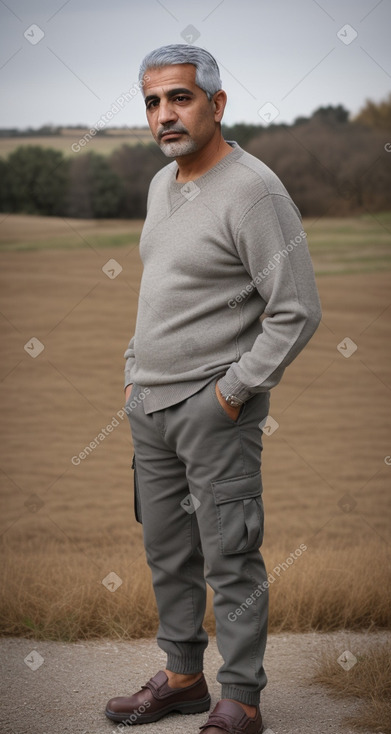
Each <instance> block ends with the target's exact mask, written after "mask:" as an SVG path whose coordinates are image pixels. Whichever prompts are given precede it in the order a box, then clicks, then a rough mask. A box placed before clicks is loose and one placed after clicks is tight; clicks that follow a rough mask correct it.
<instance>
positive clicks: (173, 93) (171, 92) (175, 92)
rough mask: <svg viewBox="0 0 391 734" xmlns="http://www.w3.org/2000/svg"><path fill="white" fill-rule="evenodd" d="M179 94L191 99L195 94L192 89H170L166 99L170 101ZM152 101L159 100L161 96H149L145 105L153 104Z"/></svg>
mask: <svg viewBox="0 0 391 734" xmlns="http://www.w3.org/2000/svg"><path fill="white" fill-rule="evenodd" d="M178 94H188V95H190V96H191V97H194V92H192V91H191V89H186V87H178V88H177V89H169V91H168V92H167V93H166V97H168V98H169V99H170V98H171V97H176V96H177V95H178ZM152 99H159V95H157V94H149V95H148V96H147V97H145V100H144V101H145V104H146V105H147V104H148V102H151V100H152Z"/></svg>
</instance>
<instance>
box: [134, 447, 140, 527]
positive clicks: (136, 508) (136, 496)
mask: <svg viewBox="0 0 391 734" xmlns="http://www.w3.org/2000/svg"><path fill="white" fill-rule="evenodd" d="M132 469H133V491H134V495H133V501H134V516H135V518H136V520H137V522H139V523H142V518H141V504H140V492H139V487H138V481H137V467H136V456H135V454H133V459H132Z"/></svg>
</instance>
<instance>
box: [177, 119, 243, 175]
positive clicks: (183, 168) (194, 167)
mask: <svg viewBox="0 0 391 734" xmlns="http://www.w3.org/2000/svg"><path fill="white" fill-rule="evenodd" d="M217 132H218V134H216V135H214V136H213V138H211V140H210V141H209V142H208V143H207V144H206V145H204V147H203V148H202V149H201V150H197V151H195V152H194V153H189V154H188V155H183V156H179V157H178V158H176V159H175V160H176V162H177V164H178V172H177V177H176V178H177V181H178V183H186V181H194V179H196V178H199V177H200V176H202V175H203V174H204V173H206V172H207V171H209V170H210V168H213V166H215V165H216V163H218V162H219V161H221V159H222V158H225V156H226V155H228V153H231V152H232V150H233V148H232V146H231V145H228V143H226V142H225V140H224V138H223V136H222V135H221V132H220V130H218V131H217Z"/></svg>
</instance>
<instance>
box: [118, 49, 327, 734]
mask: <svg viewBox="0 0 391 734" xmlns="http://www.w3.org/2000/svg"><path fill="white" fill-rule="evenodd" d="M140 81H141V83H142V86H143V93H144V97H145V104H146V114H147V119H148V123H149V126H150V129H151V131H152V134H153V136H154V138H155V140H156V142H157V143H158V144H159V146H160V147H161V149H162V150H163V152H164V153H165V154H166V156H167V157H169V158H175V161H174V162H172V163H170V164H169V165H167V166H165V167H164V168H163V169H162V170H161V171H159V172H158V173H157V174H156V176H155V177H154V179H153V180H152V183H151V186H150V190H149V195H148V207H147V218H146V221H145V224H144V228H143V232H142V236H141V240H140V254H141V258H142V261H143V265H144V271H143V277H142V281H141V288H140V297H139V307H138V315H137V323H136V330H135V335H134V337H133V338H132V339H131V340H130V343H129V346H128V349H127V350H126V352H125V357H126V368H125V387H126V399H127V405H128V410H129V420H130V425H131V430H132V435H133V443H134V455H135V456H134V459H135V461H134V466H135V494H136V496H135V503H136V513H137V517H138V519H139V520H140V521H141V522H142V524H143V533H144V544H145V549H146V556H147V560H148V564H149V566H150V568H151V572H152V581H153V586H154V591H155V596H156V601H157V606H158V611H159V621H160V624H159V630H158V635H157V640H158V644H159V646H160V647H161V648H162V650H164V651H165V652H166V654H167V667H166V668H165V670H164V671H159V672H158V673H157V674H156V675H154V676H153V678H151V680H150V681H148V683H147V684H146V686H144V687H143V688H142V689H141V690H140V691H139V692H137V693H135V694H134V695H133V696H130V697H119V698H114V699H111V700H110V701H109V702H108V704H107V709H106V714H107V716H108V717H109V718H111V719H112V720H114V721H122V722H127V723H136V724H141V723H148V722H151V721H157V720H158V719H160V718H161V717H162V716H164V715H165V714H167V713H169V712H179V713H199V712H203V711H206V710H208V709H209V706H210V696H209V693H208V689H207V686H206V682H205V679H204V676H203V673H202V670H203V653H204V650H205V648H206V645H207V634H206V632H205V630H204V629H203V626H202V623H203V617H204V611H205V598H206V587H205V580H207V581H208V583H209V585H210V586H211V587H212V589H213V590H214V612H215V617H216V635H217V644H218V647H219V651H220V653H221V655H222V657H223V660H224V663H223V665H222V667H221V668H220V670H219V672H218V676H217V679H218V681H219V682H220V683H221V685H222V699H221V701H219V703H218V704H217V706H216V708H215V709H214V711H213V712H212V714H211V715H210V716H209V719H208V721H207V722H206V723H205V725H204V726H202V727H201V729H202V730H203V731H204V732H205V734H221V733H222V732H233V731H235V732H236V734H240V732H246V734H260V732H261V731H262V728H263V726H262V718H261V713H260V709H259V702H260V691H261V690H262V689H263V688H264V687H265V685H266V675H265V671H264V668H263V655H264V650H265V644H266V632H267V604H268V590H267V587H268V583H267V575H266V571H265V566H264V562H263V559H262V556H261V554H260V552H259V547H260V545H261V543H262V536H263V505H262V483H261V473H260V465H261V449H262V430H261V426H262V425H263V424H262V421H265V419H266V417H267V415H268V409H269V392H270V389H271V388H272V387H273V386H274V385H276V384H277V383H278V382H279V380H280V379H281V376H282V374H283V371H284V369H285V367H286V366H287V365H288V364H289V363H290V362H292V360H293V359H294V358H295V357H296V356H297V354H298V353H299V352H300V351H301V349H302V348H303V347H304V345H305V344H306V343H307V342H308V340H309V339H310V337H311V336H312V334H313V333H314V331H315V329H316V328H317V326H318V324H319V321H320V305H319V299H318V294H317V289H316V285H315V281H314V274H313V269H312V264H311V260H310V257H309V254H308V249H307V244H306V240H305V232H303V230H302V224H301V220H300V215H299V212H298V210H297V208H296V207H295V205H294V204H293V202H292V200H291V199H290V197H289V194H288V192H287V191H286V189H285V188H284V186H283V185H282V183H281V182H280V180H279V179H278V178H277V176H276V175H275V174H274V173H273V172H272V171H270V169H269V168H267V167H266V166H265V165H264V164H263V163H261V162H260V161H259V160H258V159H256V158H254V157H253V156H251V155H249V154H248V153H246V152H245V151H243V150H242V149H241V148H240V147H239V146H238V145H237V144H236V143H235V142H227V141H225V140H224V139H223V137H222V134H221V119H222V117H223V113H224V108H225V104H226V99H227V97H226V94H225V92H224V91H223V90H222V89H221V80H220V77H219V69H218V66H217V64H216V61H215V60H214V58H213V57H212V56H211V55H210V54H209V53H208V52H206V51H204V50H203V49H200V48H197V47H195V46H188V45H171V46H166V47H162V48H159V49H156V50H155V51H152V52H151V53H150V54H148V55H147V56H146V58H145V59H144V61H143V63H142V65H141V69H140ZM261 316H262V317H263V318H262V321H261V319H260V317H261ZM235 610H237V612H235ZM233 620H234V621H233Z"/></svg>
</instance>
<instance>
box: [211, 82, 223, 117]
mask: <svg viewBox="0 0 391 734" xmlns="http://www.w3.org/2000/svg"><path fill="white" fill-rule="evenodd" d="M212 104H213V111H214V118H215V122H221V119H222V117H223V114H224V110H225V105H226V104H227V95H226V93H225V92H224V90H223V89H219V91H218V92H216V94H214V95H213V97H212Z"/></svg>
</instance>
